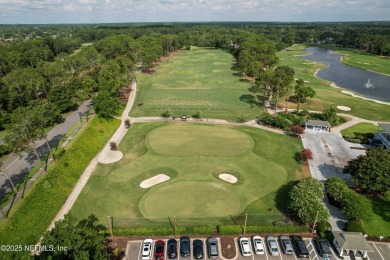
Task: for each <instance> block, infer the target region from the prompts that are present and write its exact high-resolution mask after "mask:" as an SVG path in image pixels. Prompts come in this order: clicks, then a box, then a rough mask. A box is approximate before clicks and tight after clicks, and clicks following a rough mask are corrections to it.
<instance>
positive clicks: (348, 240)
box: [332, 231, 374, 252]
mask: <svg viewBox="0 0 390 260" xmlns="http://www.w3.org/2000/svg"><path fill="white" fill-rule="evenodd" d="M332 233H333V235H334V238H335V239H336V241H337V244H338V245H339V247H340V248H341V249H343V250H357V251H367V252H374V250H373V249H372V248H371V246H370V245H369V244H368V243H367V241H366V238H365V237H364V236H363V234H362V233H359V232H343V231H332Z"/></svg>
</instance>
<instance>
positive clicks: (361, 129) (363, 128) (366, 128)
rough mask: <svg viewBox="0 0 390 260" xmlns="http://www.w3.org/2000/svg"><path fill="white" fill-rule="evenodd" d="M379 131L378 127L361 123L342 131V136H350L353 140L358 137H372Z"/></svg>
mask: <svg viewBox="0 0 390 260" xmlns="http://www.w3.org/2000/svg"><path fill="white" fill-rule="evenodd" d="M377 129H378V127H377V126H376V125H373V124H370V123H359V124H356V125H354V126H351V127H348V128H346V129H344V130H342V131H341V134H342V135H343V136H349V137H351V138H356V136H358V135H362V136H367V135H369V136H372V135H373V134H374V133H375V131H376V130H377Z"/></svg>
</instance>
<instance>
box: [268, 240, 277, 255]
mask: <svg viewBox="0 0 390 260" xmlns="http://www.w3.org/2000/svg"><path fill="white" fill-rule="evenodd" d="M266 241H267V246H268V251H269V254H270V255H272V256H278V255H279V249H278V244H277V242H276V239H275V237H274V236H267V237H266Z"/></svg>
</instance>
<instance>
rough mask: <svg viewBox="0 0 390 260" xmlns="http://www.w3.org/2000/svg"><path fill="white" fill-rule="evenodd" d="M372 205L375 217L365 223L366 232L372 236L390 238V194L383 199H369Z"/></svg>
mask: <svg viewBox="0 0 390 260" xmlns="http://www.w3.org/2000/svg"><path fill="white" fill-rule="evenodd" d="M368 199H369V200H370V201H371V203H372V209H373V211H374V216H373V219H372V220H371V221H368V222H364V223H363V227H364V231H365V232H366V233H367V234H369V235H371V236H376V237H379V236H384V237H390V192H388V193H387V196H385V197H383V198H375V197H368Z"/></svg>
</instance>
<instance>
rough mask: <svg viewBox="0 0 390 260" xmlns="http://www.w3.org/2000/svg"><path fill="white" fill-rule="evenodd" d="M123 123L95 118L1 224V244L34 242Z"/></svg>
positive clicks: (18, 255)
mask: <svg viewBox="0 0 390 260" xmlns="http://www.w3.org/2000/svg"><path fill="white" fill-rule="evenodd" d="M119 124H120V121H119V120H115V121H103V120H102V119H99V118H98V117H94V118H93V119H92V120H90V121H89V123H88V126H87V127H86V129H85V130H84V131H83V132H82V133H81V135H80V136H79V137H78V138H77V139H75V140H74V143H73V144H72V146H71V147H70V148H69V149H68V150H67V151H66V152H65V154H64V155H63V156H62V158H61V159H59V160H57V162H56V163H55V164H54V165H53V166H52V167H51V168H50V169H49V171H48V172H47V173H46V174H45V175H44V176H42V177H41V178H40V179H39V180H38V181H36V183H35V187H33V188H32V189H30V190H29V191H28V195H27V197H26V198H25V199H24V200H22V201H20V202H19V203H18V204H17V205H16V207H14V210H13V211H12V212H11V214H10V216H9V219H8V220H7V221H6V222H5V223H2V225H1V230H0V244H2V245H34V244H35V243H37V242H38V241H39V238H40V237H41V236H42V234H43V233H44V232H45V231H46V229H47V228H48V226H49V225H50V223H51V221H52V220H53V219H54V217H55V215H56V214H57V212H58V211H59V209H60V208H61V206H62V205H63V204H64V202H65V201H66V199H67V198H68V196H69V194H70V193H71V192H72V190H73V188H74V186H75V185H76V183H77V181H78V179H79V178H80V176H81V174H82V173H83V172H84V170H85V168H86V167H87V166H88V164H89V162H90V161H91V160H92V159H93V158H94V157H95V156H96V154H97V153H98V151H99V150H101V149H102V147H103V146H104V145H105V144H106V143H107V141H108V140H109V138H110V137H111V136H112V134H113V133H114V131H115V130H116V129H117V127H118V125H119ZM2 253H3V255H2V259H21V255H24V256H26V255H28V254H29V252H27V251H24V252H14V253H13V252H2Z"/></svg>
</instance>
